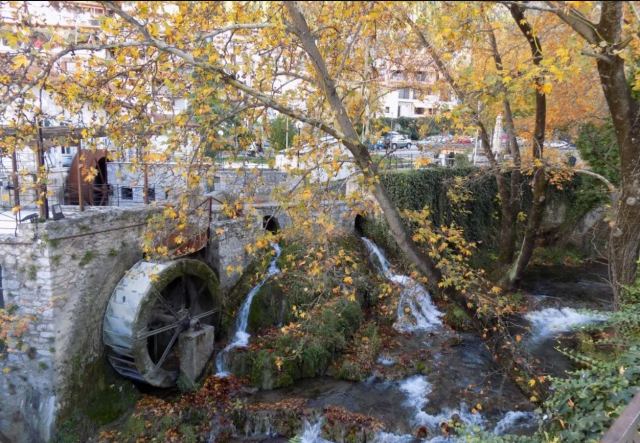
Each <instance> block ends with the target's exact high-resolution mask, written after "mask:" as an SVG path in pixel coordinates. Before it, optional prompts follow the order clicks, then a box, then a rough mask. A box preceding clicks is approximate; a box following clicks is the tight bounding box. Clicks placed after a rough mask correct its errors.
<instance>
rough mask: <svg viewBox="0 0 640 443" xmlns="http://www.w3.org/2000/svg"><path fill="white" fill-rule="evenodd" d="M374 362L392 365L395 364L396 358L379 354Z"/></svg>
mask: <svg viewBox="0 0 640 443" xmlns="http://www.w3.org/2000/svg"><path fill="white" fill-rule="evenodd" d="M376 362H377V363H378V364H380V365H382V366H393V365H395V364H396V360H395V359H394V358H393V357H390V356H388V355H381V356H379V357H378V359H377V360H376Z"/></svg>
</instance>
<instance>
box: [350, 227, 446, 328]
mask: <svg viewBox="0 0 640 443" xmlns="http://www.w3.org/2000/svg"><path fill="white" fill-rule="evenodd" d="M362 241H363V242H364V244H365V246H366V248H367V250H368V251H369V253H370V254H371V255H373V256H374V257H375V258H376V260H375V261H374V264H375V266H376V267H377V268H378V269H379V270H380V272H381V273H382V275H384V276H385V278H386V279H387V280H389V281H391V282H393V283H396V284H398V285H400V286H401V287H402V291H401V292H400V301H399V302H398V312H397V319H396V322H395V323H394V325H393V326H394V328H396V330H398V331H400V332H413V331H429V330H433V329H435V328H437V327H438V326H441V325H442V320H441V319H440V318H441V317H442V315H443V314H442V312H440V311H438V308H436V306H435V305H434V304H433V301H432V300H431V295H430V294H429V291H427V289H426V288H425V287H424V286H422V285H421V284H420V283H418V282H417V281H415V280H414V279H412V278H411V277H408V276H406V275H400V274H394V273H393V272H392V271H391V266H390V265H389V261H388V260H387V258H386V257H385V256H384V253H383V252H382V250H381V249H380V248H379V247H378V245H376V244H375V243H374V242H372V241H371V240H369V239H368V238H366V237H362Z"/></svg>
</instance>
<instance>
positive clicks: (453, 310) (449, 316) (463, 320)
mask: <svg viewBox="0 0 640 443" xmlns="http://www.w3.org/2000/svg"><path fill="white" fill-rule="evenodd" d="M444 321H445V322H446V323H447V324H448V325H449V326H451V327H452V328H453V329H455V330H457V331H471V330H473V328H474V325H473V320H472V319H471V317H469V314H468V313H467V312H466V311H465V310H464V309H462V308H461V307H459V306H458V305H454V304H450V305H449V306H448V307H447V311H446V313H445V315H444Z"/></svg>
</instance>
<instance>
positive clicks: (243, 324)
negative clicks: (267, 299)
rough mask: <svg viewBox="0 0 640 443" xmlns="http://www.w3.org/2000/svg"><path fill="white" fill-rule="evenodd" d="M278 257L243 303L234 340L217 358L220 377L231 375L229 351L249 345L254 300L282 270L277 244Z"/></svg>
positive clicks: (217, 373) (272, 261)
mask: <svg viewBox="0 0 640 443" xmlns="http://www.w3.org/2000/svg"><path fill="white" fill-rule="evenodd" d="M271 246H272V247H273V250H274V251H275V253H276V255H275V257H273V260H271V262H270V263H269V268H268V269H267V275H266V276H265V277H264V278H263V279H262V280H261V281H260V283H258V284H257V285H255V286H254V287H253V288H251V291H249V293H248V294H247V298H245V300H244V302H243V303H242V307H241V308H240V312H239V313H238V317H237V318H236V330H235V333H234V335H233V339H232V340H231V342H230V343H229V344H228V345H227V346H226V347H225V348H224V349H223V350H222V351H221V352H219V353H218V355H217V356H216V371H217V372H216V375H218V376H226V375H229V373H228V372H227V370H226V368H225V365H226V362H225V357H226V355H227V354H228V353H229V351H231V350H233V349H236V348H244V347H246V346H247V345H248V344H249V338H250V337H251V334H249V333H248V332H247V326H248V325H249V313H250V312H251V303H252V302H253V298H254V297H255V296H256V294H257V293H258V291H260V288H262V286H263V285H264V284H265V283H266V282H267V280H268V279H269V278H270V277H272V276H274V275H276V274H278V273H279V272H280V269H278V264H277V262H278V258H279V257H280V254H281V253H282V250H281V249H280V246H279V245H278V244H277V243H274V244H272V245H271Z"/></svg>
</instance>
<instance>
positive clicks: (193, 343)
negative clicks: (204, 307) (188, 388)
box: [178, 325, 215, 383]
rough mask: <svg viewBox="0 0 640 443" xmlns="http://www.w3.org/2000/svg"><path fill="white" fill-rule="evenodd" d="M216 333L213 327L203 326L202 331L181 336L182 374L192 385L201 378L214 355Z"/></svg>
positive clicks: (187, 332)
mask: <svg viewBox="0 0 640 443" xmlns="http://www.w3.org/2000/svg"><path fill="white" fill-rule="evenodd" d="M214 331H215V329H214V327H213V326H209V325H203V326H201V327H200V329H197V330H188V331H185V332H183V333H182V334H180V337H179V339H178V346H179V349H180V373H181V374H182V376H183V377H185V378H186V379H187V380H189V381H190V382H192V383H194V382H195V381H196V379H197V378H198V377H199V376H200V374H201V373H202V370H203V369H204V367H205V366H206V364H207V362H208V361H209V359H210V358H211V355H212V354H213V347H214V344H215V336H214Z"/></svg>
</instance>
